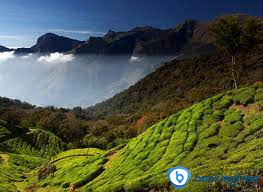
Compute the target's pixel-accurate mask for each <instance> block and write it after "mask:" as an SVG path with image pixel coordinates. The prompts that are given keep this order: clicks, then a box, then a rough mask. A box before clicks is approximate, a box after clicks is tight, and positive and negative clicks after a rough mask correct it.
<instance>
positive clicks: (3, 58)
mask: <svg viewBox="0 0 263 192" xmlns="http://www.w3.org/2000/svg"><path fill="white" fill-rule="evenodd" d="M14 57H15V56H14V51H11V52H2V53H0V63H1V62H4V61H7V60H9V59H12V58H14Z"/></svg>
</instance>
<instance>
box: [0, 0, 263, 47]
mask: <svg viewBox="0 0 263 192" xmlns="http://www.w3.org/2000/svg"><path fill="white" fill-rule="evenodd" d="M0 3H1V6H0V23H1V27H0V45H3V46H6V47H31V46H32V45H34V44H35V42H36V40H37V38H38V37H39V36H41V35H43V34H45V33H47V32H53V33H56V34H58V35H63V36H67V37H71V38H75V39H79V40H87V39H88V38H89V37H90V36H102V35H104V34H105V33H107V31H108V30H110V29H111V30H114V31H125V30H130V29H132V28H134V27H136V26H146V25H150V26H154V27H159V28H168V27H174V26H176V25H178V24H180V23H182V22H183V21H184V20H186V19H197V20H204V21H206V20H210V19H212V18H214V17H215V16H218V15H222V14H227V13H246V14H250V15H256V16H262V10H263V1H262V0H199V1H198V0H162V1H160V0H9V1H6V0H0Z"/></svg>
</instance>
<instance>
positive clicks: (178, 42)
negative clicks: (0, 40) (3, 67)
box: [0, 14, 249, 55]
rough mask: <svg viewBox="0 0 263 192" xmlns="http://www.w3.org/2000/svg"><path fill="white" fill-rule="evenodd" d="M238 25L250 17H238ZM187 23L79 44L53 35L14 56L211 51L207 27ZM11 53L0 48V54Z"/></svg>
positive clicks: (97, 38)
mask: <svg viewBox="0 0 263 192" xmlns="http://www.w3.org/2000/svg"><path fill="white" fill-rule="evenodd" d="M237 15H238V16H239V19H240V22H242V21H244V19H245V18H247V17H248V16H249V15H245V14H237ZM210 23H211V22H199V21H196V20H187V21H185V22H184V23H183V24H180V25H178V26H176V27H174V28H170V29H158V28H154V27H151V26H145V27H136V28H134V29H132V30H130V31H125V32H115V31H112V30H109V32H108V33H107V34H106V35H105V36H103V37H90V38H89V39H88V40H87V41H78V40H74V39H70V38H67V37H63V36H58V35H56V34H53V33H47V34H45V35H43V36H41V37H39V38H38V40H37V43H36V44H35V45H34V46H32V47H31V48H18V49H16V50H15V53H16V54H27V53H51V52H62V53H72V54H109V55H111V54H129V55H174V54H181V53H183V54H186V55H187V54H188V55H199V54H202V53H209V52H212V51H214V47H213V45H212V44H211V39H212V38H211V37H212V36H211V33H210V32H209V24H210ZM4 51H12V49H8V48H6V47H2V46H0V52H4Z"/></svg>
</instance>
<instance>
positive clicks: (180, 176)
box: [176, 171, 184, 183]
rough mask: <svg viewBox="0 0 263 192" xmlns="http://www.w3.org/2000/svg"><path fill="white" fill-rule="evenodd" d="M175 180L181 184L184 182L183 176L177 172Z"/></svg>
mask: <svg viewBox="0 0 263 192" xmlns="http://www.w3.org/2000/svg"><path fill="white" fill-rule="evenodd" d="M176 180H177V181H178V182H179V183H182V181H183V180H184V176H183V175H182V174H179V173H178V171H176Z"/></svg>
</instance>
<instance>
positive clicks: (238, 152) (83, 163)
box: [35, 85, 263, 192]
mask: <svg viewBox="0 0 263 192" xmlns="http://www.w3.org/2000/svg"><path fill="white" fill-rule="evenodd" d="M262 108H263V85H258V86H255V87H248V88H242V89H239V90H233V91H228V92H226V93H224V94H220V95H217V96H214V97H212V98H210V99H207V100H205V101H203V102H200V103H198V104H195V105H193V106H192V107H190V108H188V109H185V110H183V111H181V112H179V113H177V114H174V115H172V116H170V117H169V118H166V119H165V120H163V121H161V122H159V123H158V124H156V125H154V126H152V127H150V128H149V129H147V131H145V132H144V133H143V134H141V135H139V136H138V137H136V138H134V139H132V140H131V141H130V142H129V143H128V144H127V145H126V146H125V147H124V148H123V149H120V150H118V151H117V152H115V153H113V151H110V152H107V153H106V152H103V151H96V150H95V149H79V150H71V151H67V152H63V153H62V154H59V155H58V156H57V157H55V158H54V159H53V162H52V161H51V162H50V164H53V165H55V166H56V168H57V171H55V172H54V173H53V174H50V175H49V176H48V177H47V178H45V179H44V180H41V181H36V179H35V182H37V185H36V186H39V187H42V188H41V190H42V191H43V190H44V191H45V189H46V190H47V191H48V189H49V188H43V187H45V186H46V185H49V187H50V186H51V187H52V186H54V187H57V188H56V189H55V188H54V189H53V191H60V190H62V188H63V187H64V188H65V189H66V188H71V189H75V188H77V189H78V190H79V191H100V192H101V191H123V190H125V191H142V190H149V189H151V188H159V187H162V188H163V189H164V188H167V189H169V188H170V189H171V190H172V188H171V186H170V184H169V182H168V179H167V177H166V171H167V170H168V169H169V168H171V167H173V166H178V165H180V166H184V167H186V168H188V169H189V170H190V171H191V172H192V173H198V174H200V175H203V174H204V175H210V174H213V173H224V174H226V175H232V174H237V173H239V172H242V173H243V174H250V175H262V174H263V145H262V144H263V137H262V136H263V111H262ZM94 150H95V152H94ZM107 160H108V161H107ZM106 161H107V162H106ZM248 171H249V172H248ZM93 173H94V174H93ZM192 179H193V177H192ZM190 182H191V183H192V184H188V185H187V186H186V187H185V188H184V189H182V191H188V192H189V191H211V188H214V190H215V191H217V190H219V188H220V189H224V188H225V187H226V188H227V187H229V185H228V186H225V185H223V186H221V185H214V184H212V185H211V186H209V187H210V188H209V189H208V186H207V185H202V184H198V183H193V180H191V181H190ZM240 187H242V190H245V189H250V190H252V191H253V189H254V186H252V185H245V184H242V186H240V185H238V186H236V187H235V188H233V189H232V191H241V189H240ZM36 188H37V187H36Z"/></svg>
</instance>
